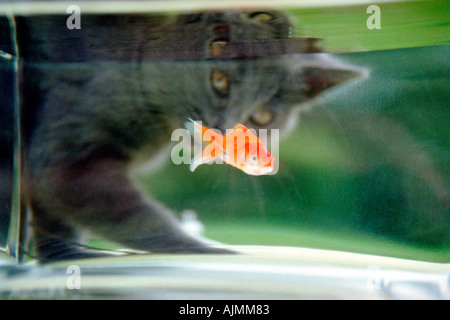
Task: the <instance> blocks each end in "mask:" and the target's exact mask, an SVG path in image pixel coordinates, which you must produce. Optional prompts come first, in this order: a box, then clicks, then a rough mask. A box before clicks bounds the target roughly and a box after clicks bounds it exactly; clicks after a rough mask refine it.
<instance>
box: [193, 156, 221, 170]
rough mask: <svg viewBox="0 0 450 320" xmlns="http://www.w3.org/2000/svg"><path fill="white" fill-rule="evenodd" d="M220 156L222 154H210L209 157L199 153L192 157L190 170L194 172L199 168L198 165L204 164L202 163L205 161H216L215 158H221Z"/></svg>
mask: <svg viewBox="0 0 450 320" xmlns="http://www.w3.org/2000/svg"><path fill="white" fill-rule="evenodd" d="M219 157H220V156H215V157H212V156H208V157H205V156H204V155H203V153H202V154H199V155H198V156H196V157H194V158H192V160H191V164H190V166H189V170H191V172H194V170H195V169H197V167H198V166H199V165H202V164H204V163H208V162H211V161H214V160H216V159H217V158H219Z"/></svg>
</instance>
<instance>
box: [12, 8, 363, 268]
mask: <svg viewBox="0 0 450 320" xmlns="http://www.w3.org/2000/svg"><path fill="white" fill-rule="evenodd" d="M269 17H270V19H266V17H264V19H255V15H254V14H250V13H240V12H233V13H217V14H216V13H209V14H201V15H188V16H181V17H178V18H177V19H175V20H174V21H166V20H165V19H164V18H163V17H149V16H144V15H142V16H83V20H82V29H81V30H67V28H66V26H65V19H66V18H67V17H66V16H62V17H60V16H51V17H48V16H47V17H45V16H37V17H29V18H18V19H17V26H18V29H17V30H18V39H19V40H20V42H19V48H20V50H21V54H22V56H23V61H24V62H23V64H22V75H21V77H22V86H21V94H22V100H21V102H22V108H23V111H24V112H23V115H24V118H23V124H24V132H23V135H24V141H25V147H24V155H25V157H26V164H25V168H24V173H25V179H26V180H25V181H26V184H25V192H26V194H25V198H26V199H27V200H28V204H29V207H30V209H31V212H32V219H31V225H32V228H33V233H34V244H35V247H36V251H37V254H38V255H39V257H40V259H42V260H53V259H67V258H76V257H83V256H86V254H87V253H83V252H81V251H82V250H81V249H80V248H78V247H76V246H74V245H73V244H74V243H76V242H78V241H79V238H78V233H79V231H80V230H88V231H90V232H93V233H95V234H97V235H99V236H101V237H104V238H106V239H108V240H111V241H114V242H117V243H120V244H122V245H124V246H126V247H129V248H133V249H138V250H145V251H152V252H193V253H208V252H211V253H214V252H228V251H227V250H225V249H221V248H214V247H211V246H209V245H207V244H205V243H202V242H201V241H199V240H197V239H194V238H192V237H190V236H189V235H187V234H185V233H184V232H183V231H182V230H181V228H180V227H179V224H178V221H177V219H176V218H175V215H174V213H173V212H171V211H170V210H169V209H168V208H166V207H165V206H164V205H162V204H160V203H158V202H156V201H154V200H152V199H150V198H149V197H148V196H146V195H144V194H143V193H142V192H141V191H140V190H139V189H138V187H137V186H136V185H135V184H134V183H133V181H132V180H131V179H130V177H129V172H130V170H131V169H132V168H133V167H135V165H139V164H140V163H142V161H143V160H148V159H152V157H154V156H156V155H157V154H158V153H159V152H160V151H161V150H164V147H165V146H166V145H167V144H168V142H169V141H170V136H171V132H172V131H173V130H174V129H177V128H180V127H182V126H183V123H184V122H185V121H186V120H187V119H188V118H189V117H190V118H192V119H195V120H201V121H203V122H204V124H205V125H206V126H208V127H211V128H217V129H220V130H223V131H225V129H227V128H232V127H233V126H234V125H236V124H237V123H243V124H245V125H247V126H249V127H251V128H255V129H258V128H262V127H264V128H277V129H281V131H282V133H283V131H288V129H289V128H290V127H292V125H293V124H294V123H295V118H296V116H297V113H298V110H299V106H301V105H303V104H304V103H305V102H309V101H311V100H312V99H313V98H314V97H317V96H319V95H320V94H321V93H322V92H323V91H325V90H326V89H328V88H330V87H333V86H335V85H339V84H341V83H343V82H345V81H347V80H349V79H352V78H355V77H359V76H361V75H362V73H361V70H357V69H355V68H353V67H350V66H346V65H343V64H341V63H340V62H339V61H337V60H334V59H332V58H331V57H329V56H328V55H325V54H315V53H303V54H291V55H281V54H280V55H275V56H272V57H266V58H261V59H246V58H245V52H244V55H243V56H242V58H241V59H214V58H211V56H210V55H209V53H208V50H210V49H211V41H215V40H217V41H218V42H225V43H233V42H235V41H242V40H270V39H274V40H275V39H287V38H288V37H289V34H290V32H291V29H292V25H291V24H290V22H289V19H288V17H287V16H286V15H284V14H282V13H277V12H272V13H270V14H269ZM266 20H269V21H266ZM177 41H182V43H183V44H184V45H186V44H188V45H189V42H192V43H196V44H198V45H200V48H201V49H200V55H201V54H202V52H203V51H202V50H204V51H205V52H204V54H205V58H204V59H201V58H198V52H199V51H195V50H194V49H195V48H196V47H191V49H193V48H194V49H193V50H194V51H195V52H194V53H195V54H196V55H197V56H195V55H194V57H193V59H190V60H189V59H186V57H189V54H190V53H192V52H190V51H189V50H188V51H186V52H184V53H183V52H182V53H179V56H180V60H174V59H163V60H151V59H144V58H142V57H145V54H146V52H147V51H148V52H149V51H151V50H154V49H155V48H156V49H157V48H161V50H163V49H164V50H167V48H168V47H169V48H170V47H171V46H172V47H174V48H176V43H177ZM180 43H181V42H180ZM142 44H149V47H145V46H142ZM174 44H175V45H174ZM149 48H150V49H149ZM183 48H186V47H183ZM218 48H219V50H220V45H219V47H218ZM197 49H198V48H197ZM146 50H147V51H146ZM174 50H175V49H174ZM305 51H306V52H307V51H308V50H305ZM311 51H314V50H311ZM175 53H176V52H175ZM261 54H262V55H264V53H260V55H261ZM175 55H176V54H175ZM150 56H151V55H150ZM215 71H218V72H220V73H221V74H223V75H224V76H225V77H226V79H227V81H228V84H227V85H226V88H225V89H226V91H225V92H218V90H217V88H215V87H214V85H212V83H211V74H212V72H215ZM219 91H220V90H219ZM261 109H265V110H268V111H269V112H270V113H271V114H272V116H273V121H272V122H271V123H270V124H268V125H264V126H260V125H258V124H257V123H255V122H252V121H251V117H252V113H253V112H255V111H256V110H261Z"/></svg>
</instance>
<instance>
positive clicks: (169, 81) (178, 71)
mask: <svg viewBox="0 0 450 320" xmlns="http://www.w3.org/2000/svg"><path fill="white" fill-rule="evenodd" d="M176 25H183V26H184V28H185V30H184V32H183V34H185V36H186V37H194V38H195V41H200V42H204V43H206V45H205V46H204V47H205V48H206V50H207V51H208V50H209V52H206V54H207V55H208V54H209V57H210V58H208V59H203V60H187V61H186V60H185V61H172V62H170V61H169V62H167V61H166V62H160V63H158V64H157V65H156V66H155V65H152V66H151V67H150V68H149V69H148V70H149V74H148V78H152V84H149V85H151V86H154V88H153V89H152V90H150V91H151V92H152V94H151V95H149V98H150V99H151V100H152V101H153V102H155V103H156V104H159V105H166V106H168V107H167V111H168V112H171V113H175V112H176V113H178V118H179V125H182V124H183V123H184V121H186V120H187V119H188V118H191V119H194V120H196V121H202V122H203V123H204V125H206V126H208V127H210V128H216V129H219V130H220V131H222V132H225V130H226V129H230V128H232V127H234V126H235V125H236V124H238V123H242V124H244V125H246V126H247V127H249V128H254V129H256V130H257V129H262V128H266V129H279V130H280V133H282V134H283V133H287V132H288V131H289V130H290V129H291V128H292V127H293V125H294V124H295V123H296V119H297V117H298V113H299V111H300V110H302V109H303V107H305V106H306V105H310V102H312V101H313V100H314V99H315V98H316V97H320V96H321V94H322V93H324V92H325V91H327V90H328V89H330V88H333V87H335V86H337V85H340V84H343V83H344V82H347V81H349V80H351V79H356V78H359V77H361V76H363V75H364V74H365V71H364V70H363V69H361V68H357V67H355V66H351V65H346V64H344V63H342V62H340V61H339V60H337V59H335V58H333V57H331V55H329V54H325V53H319V52H317V51H318V49H317V48H316V47H315V41H312V42H311V43H309V42H308V41H305V43H307V45H306V46H305V48H303V49H300V50H299V53H293V54H292V53H291V54H283V48H282V47H283V45H279V43H281V42H280V41H286V42H283V44H287V43H288V42H289V41H290V40H293V41H295V40H294V39H289V38H290V37H291V34H292V29H293V25H292V23H291V21H290V19H289V17H288V15H286V14H285V13H282V12H275V11H272V12H229V13H208V14H198V15H183V16H180V17H179V18H178V20H177V22H176ZM272 40H273V43H271V42H270V41H272ZM264 41H266V42H265V45H268V46H269V49H273V48H274V47H276V48H278V47H277V46H280V48H281V51H280V54H271V55H266V52H264V51H263V50H264V47H263V46H261V45H260V44H261V42H264ZM235 43H244V44H245V45H247V44H248V45H247V47H246V50H242V52H239V48H240V47H239V46H236V48H237V49H236V52H237V53H236V52H232V49H229V48H230V46H231V45H233V44H235ZM251 43H254V44H255V46H252V45H251ZM272 44H273V45H272ZM225 47H226V48H228V49H229V52H231V53H233V54H237V55H239V54H241V55H242V57H241V58H236V57H235V56H234V58H233V59H214V57H212V58H211V56H214V54H216V53H217V52H220V51H221V50H222V49H223V48H225ZM255 56H257V57H255Z"/></svg>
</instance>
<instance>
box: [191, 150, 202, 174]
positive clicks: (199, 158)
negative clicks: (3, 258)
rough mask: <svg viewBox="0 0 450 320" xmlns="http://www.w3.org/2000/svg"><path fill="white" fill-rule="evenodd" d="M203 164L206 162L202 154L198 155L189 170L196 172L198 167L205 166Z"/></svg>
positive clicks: (193, 159)
mask: <svg viewBox="0 0 450 320" xmlns="http://www.w3.org/2000/svg"><path fill="white" fill-rule="evenodd" d="M203 163H204V162H203V157H202V155H201V154H200V155H198V156H196V157H194V158H192V160H191V164H190V166H189V170H191V172H194V170H195V169H197V167H198V166H199V165H201V164H203Z"/></svg>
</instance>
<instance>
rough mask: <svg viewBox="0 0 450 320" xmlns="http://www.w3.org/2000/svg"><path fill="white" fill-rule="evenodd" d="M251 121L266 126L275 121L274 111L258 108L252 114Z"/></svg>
mask: <svg viewBox="0 0 450 320" xmlns="http://www.w3.org/2000/svg"><path fill="white" fill-rule="evenodd" d="M250 121H251V122H253V123H254V124H256V125H258V126H266V125H268V124H269V123H271V122H272V121H273V112H272V111H270V110H267V109H264V108H262V109H258V110H256V111H254V112H253V113H252V114H251V115H250Z"/></svg>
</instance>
